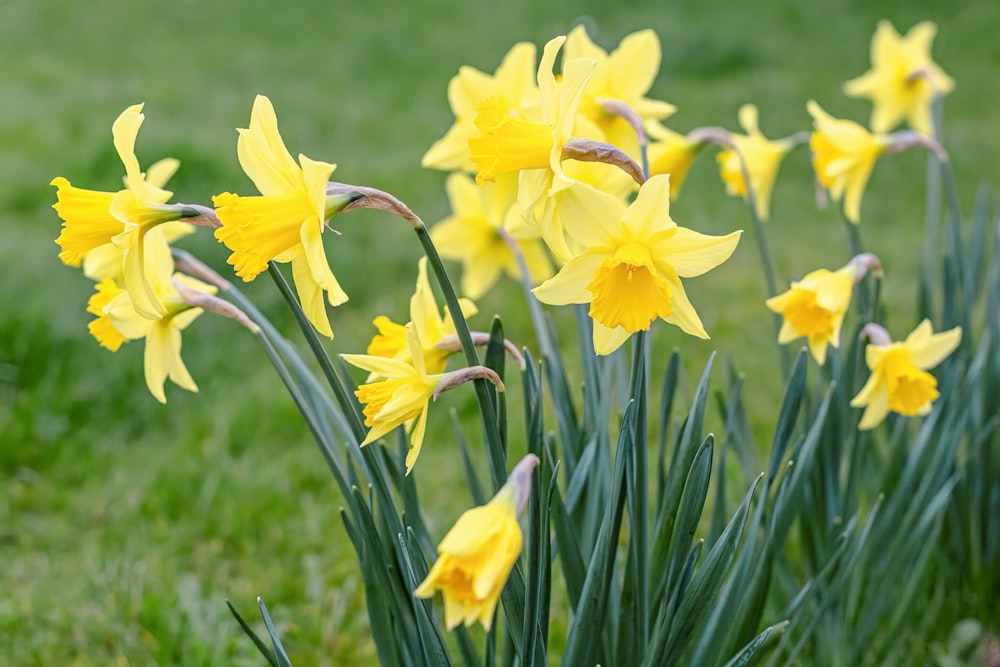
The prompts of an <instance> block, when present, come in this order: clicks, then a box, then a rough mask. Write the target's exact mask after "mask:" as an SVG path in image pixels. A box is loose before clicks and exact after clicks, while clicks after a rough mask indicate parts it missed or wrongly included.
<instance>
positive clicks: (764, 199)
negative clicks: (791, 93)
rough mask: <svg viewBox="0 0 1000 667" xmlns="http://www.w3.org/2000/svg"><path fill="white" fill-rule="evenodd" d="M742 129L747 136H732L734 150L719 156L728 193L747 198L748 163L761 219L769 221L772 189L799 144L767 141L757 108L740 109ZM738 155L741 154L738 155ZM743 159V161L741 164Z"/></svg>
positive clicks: (752, 106)
mask: <svg viewBox="0 0 1000 667" xmlns="http://www.w3.org/2000/svg"><path fill="white" fill-rule="evenodd" d="M739 116H740V125H742V126H743V129H744V130H746V132H747V133H746V134H745V135H741V134H733V135H731V136H730V140H731V141H732V143H733V145H734V147H735V150H734V149H728V150H724V151H722V152H721V153H719V156H718V161H719V168H720V170H721V172H722V180H723V182H724V183H725V184H726V192H728V193H729V194H731V195H738V196H740V197H743V198H744V199H746V198H747V184H746V181H745V180H744V178H743V164H742V162H746V170H747V174H748V175H749V176H750V185H751V186H752V187H753V193H754V200H755V203H756V209H757V210H756V212H757V216H758V217H759V218H760V219H761V220H767V218H768V215H769V214H770V209H771V189H772V188H773V187H774V179H775V177H776V176H777V175H778V167H779V166H780V165H781V160H782V159H783V158H784V157H785V155H787V154H788V151H790V150H791V149H792V148H793V147H794V145H795V144H793V143H792V142H791V141H790V140H788V139H781V140H778V141H771V140H769V139H768V138H767V137H765V136H764V135H763V134H762V133H761V131H760V128H759V127H758V125H757V107H756V106H754V105H752V104H744V105H743V106H742V107H740V112H739ZM737 151H739V152H738V153H737ZM740 155H742V156H743V160H742V161H741V160H740Z"/></svg>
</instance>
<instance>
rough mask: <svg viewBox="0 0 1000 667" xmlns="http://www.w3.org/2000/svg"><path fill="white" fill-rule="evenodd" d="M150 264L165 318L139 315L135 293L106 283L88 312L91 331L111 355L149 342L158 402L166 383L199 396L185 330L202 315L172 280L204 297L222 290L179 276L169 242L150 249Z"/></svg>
mask: <svg viewBox="0 0 1000 667" xmlns="http://www.w3.org/2000/svg"><path fill="white" fill-rule="evenodd" d="M146 261H147V263H148V265H149V269H150V270H149V276H150V279H151V284H152V287H153V289H154V292H155V294H156V297H157V298H158V299H159V300H160V302H161V303H162V304H163V305H164V308H165V311H166V312H165V313H164V314H163V316H162V317H161V318H160V319H158V320H151V319H149V318H147V317H145V316H144V315H142V314H141V313H139V312H138V311H137V310H136V308H135V305H134V304H133V302H132V298H131V294H130V293H129V292H127V291H125V290H123V289H121V288H119V287H117V286H116V285H115V283H114V281H113V280H111V279H110V278H106V279H104V280H102V281H101V282H99V283H98V284H97V286H96V292H95V294H94V295H93V296H92V297H91V298H90V301H89V302H88V304H87V311H88V312H90V313H92V314H94V315H96V316H97V319H95V320H93V321H92V322H91V323H90V325H89V329H90V333H91V334H92V335H93V336H94V338H95V339H96V340H97V341H98V343H100V344H101V345H102V346H103V347H106V348H108V349H109V350H111V351H116V350H117V349H118V348H119V347H121V344H122V343H124V342H125V341H127V340H137V339H140V338H144V339H145V341H146V348H145V354H144V367H145V375H146V386H147V387H148V388H149V392H150V393H151V394H152V395H153V397H154V398H156V400H158V401H159V402H160V403H166V402H167V397H166V394H165V393H164V388H163V386H164V384H165V383H166V381H167V379H170V380H171V381H173V383H174V384H176V385H177V386H179V387H181V388H183V389H187V390H188V391H192V392H197V391H198V386H197V385H196V384H195V382H194V380H193V379H192V378H191V374H190V373H189V372H188V369H187V367H186V366H185V365H184V361H183V360H182V359H181V331H183V330H184V329H186V328H187V327H188V326H189V325H190V324H191V322H193V321H194V320H195V319H196V318H197V317H198V316H199V315H201V313H202V312H203V311H202V309H201V308H194V307H192V306H190V305H188V304H187V303H185V302H184V300H183V299H181V296H180V294H179V293H178V292H177V288H176V287H174V284H173V280H177V281H179V282H181V283H183V284H184V285H185V286H187V287H189V288H191V289H194V290H197V291H199V292H203V293H205V294H215V292H216V291H217V290H216V288H215V287H214V286H212V285H208V284H206V283H203V282H201V281H199V280H195V279H194V278H191V277H189V276H185V275H182V274H179V273H178V274H174V273H173V270H174V263H173V260H172V259H171V257H170V248H169V247H168V246H167V245H166V244H165V243H164V244H162V245H155V246H151V247H149V248H147V253H146Z"/></svg>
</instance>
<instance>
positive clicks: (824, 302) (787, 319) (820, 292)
mask: <svg viewBox="0 0 1000 667" xmlns="http://www.w3.org/2000/svg"><path fill="white" fill-rule="evenodd" d="M869 269H872V270H873V271H875V272H876V273H879V272H880V271H881V265H880V264H879V262H878V259H877V258H876V257H875V256H874V255H872V254H870V253H865V254H862V255H858V256H857V257H855V258H853V259H852V260H851V261H850V262H848V263H847V265H846V266H844V267H843V268H841V269H838V270H837V271H828V270H827V269H817V270H816V271H812V272H810V273H807V274H806V275H805V277H803V278H802V280H796V281H793V282H792V286H791V287H790V288H789V289H788V291H787V292H783V293H781V294H778V295H777V296H773V297H771V298H770V299H768V300H767V301H766V302H765V303H766V304H767V307H768V308H770V309H771V310H772V311H774V312H776V313H778V314H779V315H781V317H782V318H784V323H783V324H782V325H781V330H780V331H779V332H778V343H781V344H785V343H788V342H790V341H793V340H795V339H797V338H803V337H805V338H806V339H807V340H808V343H809V352H810V354H812V357H813V359H815V360H816V363H818V364H823V363H824V362H825V361H826V349H827V346H828V345H832V346H833V347H837V348H839V347H840V329H841V327H842V326H843V323H844V314H845V313H847V307H848V306H849V305H850V303H851V294H852V293H853V291H854V285H855V284H856V283H857V282H858V281H859V280H861V278H863V277H864V275H865V272H866V271H868V270H869Z"/></svg>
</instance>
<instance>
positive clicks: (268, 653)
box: [226, 600, 278, 667]
mask: <svg viewBox="0 0 1000 667" xmlns="http://www.w3.org/2000/svg"><path fill="white" fill-rule="evenodd" d="M226 606H227V607H229V612H230V613H231V614H232V615H233V616H234V617H235V618H236V622H237V623H239V624H240V628H242V629H243V632H244V633H246V636H247V637H249V638H250V641H252V642H253V644H254V646H256V647H257V650H258V651H260V654H261V655H262V656H264V659H265V660H267V662H268V664H269V665H271V667H278V659H277V658H275V657H274V651H272V650H271V647H270V646H268V645H267V644H265V643H264V640H263V639H261V638H260V637H259V636H258V635H257V633H256V632H254V629H253V628H251V627H250V625H249V624H248V623H247V622H246V621H245V620H243V617H242V616H241V615H240V612H238V611H236V607H234V606H233V603H232V602H230V601H229V600H226Z"/></svg>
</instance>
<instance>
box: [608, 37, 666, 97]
mask: <svg viewBox="0 0 1000 667" xmlns="http://www.w3.org/2000/svg"><path fill="white" fill-rule="evenodd" d="M609 61H610V62H609V67H608V69H609V71H610V72H611V73H613V76H614V77H615V79H614V82H613V85H614V90H615V91H616V92H617V93H618V96H619V97H620V98H621V99H622V100H624V101H626V102H631V101H633V100H638V99H639V98H641V97H642V96H643V95H645V94H646V93H647V92H649V89H650V87H651V86H652V85H653V81H654V80H655V79H656V75H657V73H658V72H659V71H660V40H659V38H658V37H657V36H656V33H655V32H653V31H652V30H648V29H647V30H640V31H638V32H634V33H632V34H631V35H627V36H626V37H625V38H624V39H623V40H622V41H621V44H619V45H618V48H617V49H615V50H614V51H613V52H612V53H611V55H610V56H609Z"/></svg>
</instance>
